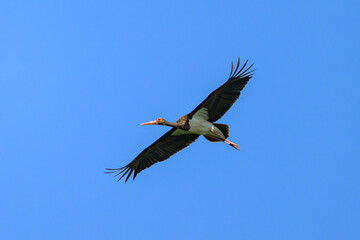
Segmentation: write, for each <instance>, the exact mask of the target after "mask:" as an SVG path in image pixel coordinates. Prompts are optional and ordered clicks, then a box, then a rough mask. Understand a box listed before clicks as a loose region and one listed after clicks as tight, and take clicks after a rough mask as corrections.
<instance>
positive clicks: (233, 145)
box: [224, 139, 240, 150]
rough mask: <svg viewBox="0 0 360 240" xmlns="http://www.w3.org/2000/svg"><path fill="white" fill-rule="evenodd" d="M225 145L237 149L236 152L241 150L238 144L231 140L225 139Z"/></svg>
mask: <svg viewBox="0 0 360 240" xmlns="http://www.w3.org/2000/svg"><path fill="white" fill-rule="evenodd" d="M224 143H226V144H228V145H230V146H232V147H233V148H235V149H236V150H240V148H239V146H238V145H237V144H236V143H233V142H230V141H229V140H227V139H225V140H224Z"/></svg>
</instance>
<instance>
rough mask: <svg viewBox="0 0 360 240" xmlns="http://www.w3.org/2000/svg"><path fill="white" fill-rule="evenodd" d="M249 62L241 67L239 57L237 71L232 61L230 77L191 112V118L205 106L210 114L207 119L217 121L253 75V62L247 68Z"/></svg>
mask: <svg viewBox="0 0 360 240" xmlns="http://www.w3.org/2000/svg"><path fill="white" fill-rule="evenodd" d="M247 63H248V61H247V60H246V62H245V64H244V65H243V66H242V67H241V68H240V69H239V65H240V58H239V59H238V63H237V66H236V69H235V71H233V70H234V65H233V63H231V72H230V76H229V79H228V80H227V81H226V82H225V83H224V84H223V85H221V86H220V87H219V88H217V89H216V90H215V91H213V92H212V93H211V94H210V95H209V96H208V97H207V98H206V99H205V100H204V101H202V103H200V105H199V106H197V107H196V108H195V109H194V110H193V111H192V112H191V113H189V114H188V116H189V118H192V116H193V115H194V114H195V113H197V112H198V111H199V110H201V109H202V108H205V109H206V110H207V113H208V115H209V116H208V119H207V120H208V121H209V122H216V121H217V120H219V119H220V118H221V117H222V116H223V115H224V114H225V113H226V112H227V111H228V110H229V109H230V107H231V106H232V105H233V104H234V102H235V101H236V100H237V99H238V98H239V96H240V92H241V90H242V89H243V88H244V87H245V85H246V84H247V82H248V81H249V79H250V78H251V77H252V73H253V72H254V71H255V70H250V68H251V67H252V66H253V64H252V65H250V66H249V67H247V68H246V65H247ZM249 70H250V71H249ZM205 112H206V111H205Z"/></svg>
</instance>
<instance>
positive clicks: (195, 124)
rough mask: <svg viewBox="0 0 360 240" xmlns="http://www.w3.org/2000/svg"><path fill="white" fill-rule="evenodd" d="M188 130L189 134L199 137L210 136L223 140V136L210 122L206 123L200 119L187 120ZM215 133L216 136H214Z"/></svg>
mask: <svg viewBox="0 0 360 240" xmlns="http://www.w3.org/2000/svg"><path fill="white" fill-rule="evenodd" d="M189 125H190V129H189V132H192V133H196V134H199V135H210V136H216V137H219V136H218V135H220V136H221V137H222V138H225V136H224V134H223V133H222V132H221V131H220V130H219V129H218V128H217V127H215V126H214V124H212V123H211V122H208V121H206V120H204V119H201V118H193V119H190V120H189ZM215 133H216V134H215Z"/></svg>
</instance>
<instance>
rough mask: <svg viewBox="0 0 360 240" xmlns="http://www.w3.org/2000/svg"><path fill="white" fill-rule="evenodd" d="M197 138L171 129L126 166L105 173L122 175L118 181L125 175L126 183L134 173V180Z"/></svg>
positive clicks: (109, 169) (194, 135)
mask: <svg viewBox="0 0 360 240" xmlns="http://www.w3.org/2000/svg"><path fill="white" fill-rule="evenodd" d="M198 137H199V135H196V134H190V133H188V132H186V131H183V130H179V129H177V128H172V129H170V130H169V131H168V132H167V133H165V134H164V135H163V136H162V137H160V138H159V139H158V140H156V141H155V142H154V143H153V144H151V145H150V146H149V147H147V148H146V149H144V150H143V151H142V152H141V153H140V154H139V155H138V156H137V157H136V158H135V159H134V160H133V161H132V162H130V163H129V164H128V165H126V166H125V167H122V168H116V169H111V168H107V169H106V170H108V172H106V173H116V175H115V176H119V175H120V174H122V175H121V177H120V178H119V180H120V179H122V178H123V177H124V176H125V175H127V177H126V179H125V182H126V181H127V180H128V179H129V178H130V176H131V174H132V173H133V172H134V176H133V179H135V177H136V175H137V174H138V173H139V172H141V171H142V170H144V169H145V168H148V167H150V166H151V165H153V164H155V163H157V162H160V161H164V160H166V159H168V158H169V157H170V156H171V155H173V154H175V153H177V152H178V151H180V150H181V149H183V148H185V147H187V146H189V145H190V144H191V143H192V142H194V141H195V140H196V139H197V138H198ZM119 180H118V181H119Z"/></svg>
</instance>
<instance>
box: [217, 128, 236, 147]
mask: <svg viewBox="0 0 360 240" xmlns="http://www.w3.org/2000/svg"><path fill="white" fill-rule="evenodd" d="M213 133H215V135H217V136H218V137H219V138H220V139H221V141H223V142H224V143H226V144H228V145H230V146H232V147H233V148H235V149H236V150H240V148H239V146H238V145H237V144H236V143H233V142H230V141H229V140H227V139H224V138H223V137H222V136H220V134H219V133H217V132H216V131H213Z"/></svg>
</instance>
